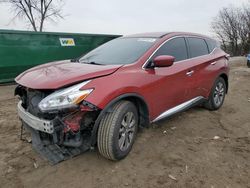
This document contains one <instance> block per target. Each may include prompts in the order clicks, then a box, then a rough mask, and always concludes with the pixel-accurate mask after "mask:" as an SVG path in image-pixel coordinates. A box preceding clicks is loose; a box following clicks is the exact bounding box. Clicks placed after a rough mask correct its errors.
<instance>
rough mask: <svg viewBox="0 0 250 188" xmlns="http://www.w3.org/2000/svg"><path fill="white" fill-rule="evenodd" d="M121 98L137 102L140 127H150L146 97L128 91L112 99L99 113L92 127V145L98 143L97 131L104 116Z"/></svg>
mask: <svg viewBox="0 0 250 188" xmlns="http://www.w3.org/2000/svg"><path fill="white" fill-rule="evenodd" d="M121 100H128V101H131V102H132V103H134V104H135V106H136V108H137V109H138V114H139V126H140V127H148V125H149V123H150V120H149V108H148V105H147V103H146V101H145V99H144V98H143V97H142V96H141V95H139V94H137V93H126V94H122V95H120V96H118V97H116V98H114V99H113V100H111V101H110V102H109V103H108V104H107V105H106V107H105V108H104V109H103V110H102V111H101V112H100V114H99V115H98V117H97V119H96V121H95V124H94V127H93V129H92V133H91V146H94V145H95V144H96V138H97V131H98V128H99V125H100V121H101V119H102V117H103V116H104V115H105V114H106V113H108V112H112V110H113V106H114V104H116V103H117V102H119V101H121Z"/></svg>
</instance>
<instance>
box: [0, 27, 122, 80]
mask: <svg viewBox="0 0 250 188" xmlns="http://www.w3.org/2000/svg"><path fill="white" fill-rule="evenodd" d="M116 37H119V35H103V34H80V33H54V32H32V31H13V30H0V83H6V82H12V81H13V80H14V78H15V77H16V76H17V75H18V74H20V73H21V72H23V71H25V70H27V69H28V68H31V67H33V66H36V65H39V64H43V63H47V62H50V61H56V60H63V59H72V58H76V57H79V56H80V55H82V54H84V53H87V52H88V51H90V50H92V49H94V48H95V47H97V46H99V45H101V44H103V43H105V42H107V41H109V40H112V39H114V38H116Z"/></svg>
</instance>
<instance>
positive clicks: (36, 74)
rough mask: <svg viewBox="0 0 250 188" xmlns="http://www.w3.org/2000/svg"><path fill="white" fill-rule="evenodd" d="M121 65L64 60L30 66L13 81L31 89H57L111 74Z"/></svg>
mask: <svg viewBox="0 0 250 188" xmlns="http://www.w3.org/2000/svg"><path fill="white" fill-rule="evenodd" d="M121 66H122V65H108V66H98V65H89V64H80V63H72V62H70V61H69V60H66V61H59V62H52V63H47V64H43V65H40V66H36V67H34V68H31V69H29V70H27V71H25V72H23V73H22V74H20V75H19V76H18V77H17V78H16V79H15V81H16V82H17V83H19V84H20V85H23V86H26V87H29V88H32V89H58V88H60V87H63V86H66V85H71V84H72V83H76V82H80V81H82V80H86V79H89V78H95V77H100V76H105V75H109V74H112V73H113V72H115V71H116V70H117V69H118V68H119V67H121Z"/></svg>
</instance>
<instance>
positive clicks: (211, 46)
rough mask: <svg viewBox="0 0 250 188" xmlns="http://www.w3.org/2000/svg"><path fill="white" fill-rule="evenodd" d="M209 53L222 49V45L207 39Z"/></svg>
mask: <svg viewBox="0 0 250 188" xmlns="http://www.w3.org/2000/svg"><path fill="white" fill-rule="evenodd" d="M206 42H207V45H208V49H209V52H210V53H211V52H212V51H213V50H214V49H215V48H220V45H219V43H218V42H217V41H215V40H212V39H206Z"/></svg>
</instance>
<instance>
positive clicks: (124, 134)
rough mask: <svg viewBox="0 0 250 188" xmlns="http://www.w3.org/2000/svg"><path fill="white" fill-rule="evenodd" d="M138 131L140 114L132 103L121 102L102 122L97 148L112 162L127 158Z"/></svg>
mask: <svg viewBox="0 0 250 188" xmlns="http://www.w3.org/2000/svg"><path fill="white" fill-rule="evenodd" d="M137 130H138V112H137V108H136V107H135V105H134V104H133V103H132V102H130V101H120V102H118V103H116V104H115V105H114V107H113V110H112V112H107V113H106V115H104V117H103V119H102V120H101V122H100V126H99V130H98V135H97V146H98V149H99V152H100V154H101V155H102V156H104V157H105V158H107V159H110V160H121V159H123V158H125V157H126V156H127V155H128V154H129V152H130V150H131V149H132V146H133V143H134V140H135V137H136V134H137Z"/></svg>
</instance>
